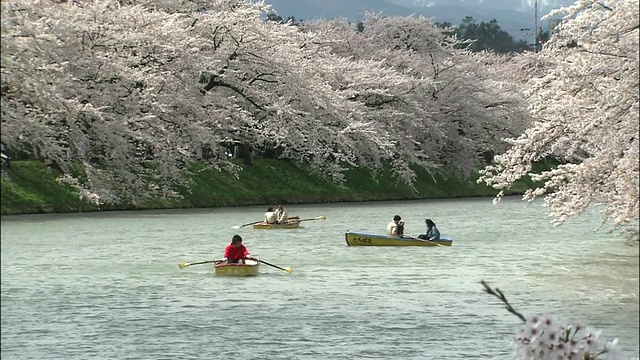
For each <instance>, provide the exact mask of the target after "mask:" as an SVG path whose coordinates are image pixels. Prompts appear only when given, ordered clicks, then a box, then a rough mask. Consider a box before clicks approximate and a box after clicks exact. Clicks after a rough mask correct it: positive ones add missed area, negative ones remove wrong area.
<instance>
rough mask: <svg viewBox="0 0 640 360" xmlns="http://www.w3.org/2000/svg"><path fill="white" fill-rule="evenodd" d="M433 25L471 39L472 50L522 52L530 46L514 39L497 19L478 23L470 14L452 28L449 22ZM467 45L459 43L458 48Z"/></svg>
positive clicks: (464, 38) (465, 38) (470, 47)
mask: <svg viewBox="0 0 640 360" xmlns="http://www.w3.org/2000/svg"><path fill="white" fill-rule="evenodd" d="M434 25H435V26H437V27H439V28H442V29H451V30H448V32H449V34H451V35H453V34H455V35H457V36H458V39H460V40H468V41H472V43H471V44H470V45H468V46H469V49H470V50H472V51H484V50H491V51H494V52H496V53H509V52H522V51H525V50H529V49H530V46H529V45H528V44H527V43H526V42H525V41H522V40H520V41H515V40H514V39H513V37H512V36H511V35H509V33H507V32H506V31H504V30H502V29H501V28H500V25H498V21H497V20H496V19H493V20H491V21H489V22H484V21H482V22H481V23H480V24H478V23H477V22H476V20H475V19H474V18H473V17H472V16H466V17H465V18H464V19H462V22H461V23H460V25H458V26H457V27H456V28H452V24H451V23H449V22H444V23H435V24H434ZM466 46H467V45H460V46H459V47H460V48H463V47H466Z"/></svg>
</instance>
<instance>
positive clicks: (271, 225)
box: [253, 220, 300, 229]
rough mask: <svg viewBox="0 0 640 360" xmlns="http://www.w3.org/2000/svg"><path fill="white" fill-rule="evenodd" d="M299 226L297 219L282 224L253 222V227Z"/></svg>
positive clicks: (293, 227) (279, 227) (283, 227)
mask: <svg viewBox="0 0 640 360" xmlns="http://www.w3.org/2000/svg"><path fill="white" fill-rule="evenodd" d="M299 227H300V221H299V220H294V221H289V222H286V223H282V224H269V223H266V222H261V223H257V224H253V228H254V229H297V228H299Z"/></svg>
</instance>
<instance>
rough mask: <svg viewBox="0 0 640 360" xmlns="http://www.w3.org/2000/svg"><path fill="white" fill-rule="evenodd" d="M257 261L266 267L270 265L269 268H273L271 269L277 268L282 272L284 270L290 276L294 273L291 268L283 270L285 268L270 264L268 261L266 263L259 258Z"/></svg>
mask: <svg viewBox="0 0 640 360" xmlns="http://www.w3.org/2000/svg"><path fill="white" fill-rule="evenodd" d="M255 260H257V261H258V262H261V263H263V264H265V265H269V266H271V267H274V268H276V269H280V270H282V271H286V272H288V273H289V274H291V273H292V272H293V270H292V269H290V268H283V267H280V266H278V265H273V264H269V263H268V262H266V261H264V260H260V259H257V258H256V259H255Z"/></svg>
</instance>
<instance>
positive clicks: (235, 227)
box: [233, 220, 264, 229]
mask: <svg viewBox="0 0 640 360" xmlns="http://www.w3.org/2000/svg"><path fill="white" fill-rule="evenodd" d="M263 221H264V220H258V221H254V222H250V223H248V224H243V225H240V226H238V225H236V226H234V227H233V228H234V229H239V228H241V227H245V226H249V225H254V224H257V223H261V222H263Z"/></svg>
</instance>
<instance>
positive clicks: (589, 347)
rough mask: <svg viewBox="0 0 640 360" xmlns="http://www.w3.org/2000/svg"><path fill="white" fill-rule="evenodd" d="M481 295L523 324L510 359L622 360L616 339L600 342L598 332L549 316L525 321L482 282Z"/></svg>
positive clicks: (517, 333) (536, 316)
mask: <svg viewBox="0 0 640 360" xmlns="http://www.w3.org/2000/svg"><path fill="white" fill-rule="evenodd" d="M481 283H482V286H484V291H485V292H487V293H488V294H491V295H494V296H496V297H497V298H498V299H500V301H502V302H503V303H504V304H505V307H506V309H507V311H509V312H510V313H512V314H514V315H516V316H517V317H518V318H519V319H520V320H521V321H522V322H523V323H524V324H523V325H522V326H520V327H519V328H518V329H517V330H516V333H515V335H514V337H513V342H512V345H513V357H514V359H518V360H595V359H608V360H614V359H622V358H623V357H622V353H621V352H620V351H619V349H618V348H617V344H618V339H614V340H612V341H606V340H603V339H601V337H600V334H601V332H600V331H597V330H595V329H591V328H586V327H584V326H582V325H575V326H573V325H567V324H565V323H564V322H561V321H558V320H556V319H554V318H553V317H551V316H547V315H544V316H538V315H534V316H529V317H525V316H524V315H522V314H521V313H519V312H518V311H516V310H515V309H514V308H513V307H512V306H511V304H509V302H508V301H507V299H506V297H505V296H504V294H503V293H502V291H500V289H498V288H495V289H492V288H491V287H490V286H489V285H488V284H487V283H486V282H484V281H481Z"/></svg>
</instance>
